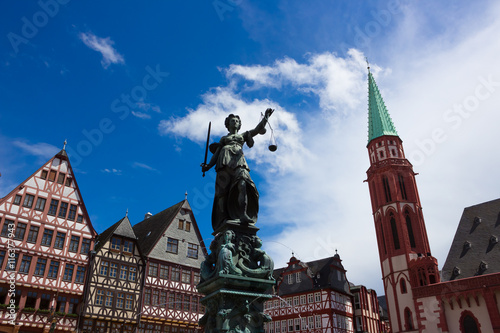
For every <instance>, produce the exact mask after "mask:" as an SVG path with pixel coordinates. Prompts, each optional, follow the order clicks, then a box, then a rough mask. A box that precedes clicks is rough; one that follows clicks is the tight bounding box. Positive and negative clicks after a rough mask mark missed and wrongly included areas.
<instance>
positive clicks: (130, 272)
mask: <svg viewBox="0 0 500 333" xmlns="http://www.w3.org/2000/svg"><path fill="white" fill-rule="evenodd" d="M144 269H145V260H144V258H143V256H142V254H141V251H140V248H139V246H138V243H137V237H136V236H135V233H134V230H133V229H132V225H131V224H130V221H129V219H128V217H127V216H126V217H124V218H122V219H121V220H120V221H118V222H117V223H115V224H114V225H112V226H111V227H109V228H108V229H107V230H106V231H104V232H103V233H102V234H100V235H99V237H98V238H97V240H96V244H95V248H94V250H93V251H91V252H90V265H89V276H88V279H87V283H86V284H85V293H84V302H83V305H82V309H81V311H80V322H79V324H80V325H79V328H80V329H81V332H83V333H92V332H111V333H122V332H123V333H126V332H133V331H134V330H135V329H136V328H137V326H138V324H139V320H140V312H141V311H140V309H141V300H142V290H143V288H142V285H143V282H144V281H143V276H144Z"/></svg>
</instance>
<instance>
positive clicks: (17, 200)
mask: <svg viewBox="0 0 500 333" xmlns="http://www.w3.org/2000/svg"><path fill="white" fill-rule="evenodd" d="M21 199H22V195H19V194H16V196H15V197H14V205H18V206H19V204H20V203H21Z"/></svg>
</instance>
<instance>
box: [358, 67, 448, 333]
mask: <svg viewBox="0 0 500 333" xmlns="http://www.w3.org/2000/svg"><path fill="white" fill-rule="evenodd" d="M368 98H369V101H368V145H367V148H368V154H369V157H370V168H369V169H368V171H367V175H368V179H367V182H368V185H369V189H370V196H371V202H372V210H373V217H374V220H375V230H376V234H377V240H378V248H379V255H380V263H381V268H382V279H383V282H384V289H385V295H386V299H387V306H388V310H389V317H390V322H391V327H392V329H393V332H401V331H417V330H418V323H417V314H416V312H415V309H416V308H418V305H417V304H416V302H415V300H414V297H413V289H414V288H418V287H421V286H425V285H429V284H434V283H437V282H439V279H440V278H439V272H438V267H437V260H436V258H434V257H432V256H431V250H430V246H429V241H428V239H427V232H426V230H425V223H424V218H423V215H422V206H421V204H420V199H419V195H418V190H417V185H416V182H415V173H414V172H413V167H412V165H411V163H410V162H409V161H408V160H407V159H406V158H405V154H404V150H403V145H402V140H401V139H400V138H399V136H398V134H397V132H396V128H395V127H394V124H393V122H392V120H391V118H390V116H389V113H388V112H387V108H386V106H385V104H384V101H383V99H382V96H381V95H380V92H379V90H378V87H377V84H376V83H375V80H374V78H373V75H372V73H371V72H370V71H369V68H368Z"/></svg>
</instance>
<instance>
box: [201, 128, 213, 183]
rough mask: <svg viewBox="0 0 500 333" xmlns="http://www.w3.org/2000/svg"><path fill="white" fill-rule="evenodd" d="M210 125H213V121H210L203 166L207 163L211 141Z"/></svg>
mask: <svg viewBox="0 0 500 333" xmlns="http://www.w3.org/2000/svg"><path fill="white" fill-rule="evenodd" d="M210 127H212V122H211V121H210V122H209V123H208V134H207V145H206V147H205V160H204V161H203V164H202V166H204V165H207V154H208V144H209V143H210ZM203 177H205V171H203Z"/></svg>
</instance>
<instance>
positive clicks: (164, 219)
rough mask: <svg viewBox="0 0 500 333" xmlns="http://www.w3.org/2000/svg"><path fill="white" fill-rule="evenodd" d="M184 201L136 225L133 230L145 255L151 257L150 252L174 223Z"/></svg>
mask: <svg viewBox="0 0 500 333" xmlns="http://www.w3.org/2000/svg"><path fill="white" fill-rule="evenodd" d="M184 201H185V200H183V201H181V202H179V203H177V204H175V205H173V206H172V207H169V208H167V209H165V210H163V211H161V212H159V213H158V214H156V215H153V216H151V217H149V218H147V219H145V220H143V221H142V222H139V223H137V224H136V225H134V227H133V229H134V232H135V234H136V235H137V239H138V243H139V247H140V248H141V251H142V253H143V254H144V255H146V256H147V255H149V252H150V251H151V250H152V249H153V247H154V246H155V245H156V243H157V242H158V239H160V237H161V236H162V235H163V233H164V232H165V230H166V229H167V227H168V226H169V225H170V223H172V220H173V219H174V218H175V217H176V216H177V214H178V213H179V211H180V209H181V207H182V205H183V204H184Z"/></svg>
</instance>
